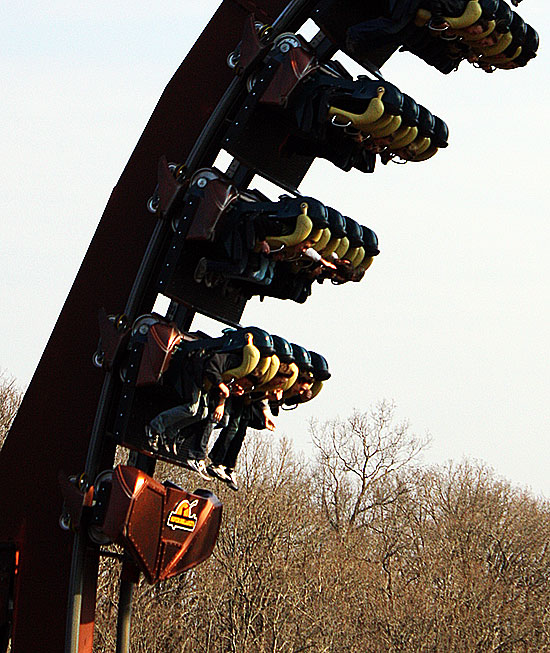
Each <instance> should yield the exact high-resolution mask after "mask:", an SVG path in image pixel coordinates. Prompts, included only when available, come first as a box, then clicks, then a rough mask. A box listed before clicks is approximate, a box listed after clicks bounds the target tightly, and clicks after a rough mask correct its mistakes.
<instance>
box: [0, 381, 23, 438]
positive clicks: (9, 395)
mask: <svg viewBox="0 0 550 653" xmlns="http://www.w3.org/2000/svg"><path fill="white" fill-rule="evenodd" d="M22 398H23V393H22V391H21V390H20V388H19V387H18V385H17V383H16V381H15V379H14V378H12V377H9V376H7V375H6V373H5V372H2V371H1V370H0V448H2V445H3V444H4V440H5V439H6V436H7V434H8V431H9V430H10V427H11V425H12V422H13V420H14V419H15V415H16V414H17V410H18V409H19V405H20V404H21V400H22Z"/></svg>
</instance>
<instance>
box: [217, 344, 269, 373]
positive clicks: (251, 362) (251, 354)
mask: <svg viewBox="0 0 550 653" xmlns="http://www.w3.org/2000/svg"><path fill="white" fill-rule="evenodd" d="M260 358H261V356H260V351H259V350H258V348H257V347H255V346H254V338H253V336H252V334H251V333H247V334H246V345H245V346H244V347H243V348H242V361H241V363H240V365H238V366H237V367H234V368H232V369H230V370H226V371H225V372H223V374H222V378H223V379H224V381H229V380H230V379H242V378H243V377H245V376H247V375H248V374H250V373H251V372H252V371H253V370H254V368H255V367H256V365H258V363H259V362H260Z"/></svg>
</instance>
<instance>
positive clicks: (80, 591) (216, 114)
mask: <svg viewBox="0 0 550 653" xmlns="http://www.w3.org/2000/svg"><path fill="white" fill-rule="evenodd" d="M316 4H317V2H316V1H312V0H293V1H292V2H290V3H288V5H287V6H286V7H285V8H284V9H283V11H282V12H281V13H280V14H279V16H278V17H277V18H276V19H275V20H274V21H273V23H272V25H271V31H270V39H274V38H276V37H277V36H278V35H279V34H281V33H283V32H286V31H292V30H296V29H298V28H299V27H300V25H301V24H302V23H303V22H304V19H305V18H307V16H308V15H309V13H310V12H311V10H312V9H313V7H314V6H315V5H316ZM257 63H258V62H257V60H255V61H253V62H252V63H251V64H250V65H249V66H248V68H247V69H246V70H244V71H242V73H241V74H240V75H239V76H236V77H235V78H234V79H233V80H232V81H231V83H230V84H229V86H228V87H227V89H226V91H225V93H224V94H223V96H222V98H221V99H220V101H219V102H218V104H217V106H216V107H215V109H214V111H213V112H212V113H211V114H210V116H209V118H208V120H207V122H206V123H205V125H204V128H203V129H202V132H201V134H200V136H199V137H198V138H197V140H196V141H195V143H194V145H193V147H192V149H191V151H190V152H189V155H188V157H187V159H186V161H185V166H184V168H185V171H186V175H187V176H188V177H190V176H191V175H192V174H193V173H194V172H195V171H196V170H198V169H199V168H201V167H203V166H205V165H208V163H210V162H209V161H208V160H205V156H206V153H207V152H209V151H211V150H212V149H218V150H219V149H221V146H220V144H221V132H222V130H223V123H224V120H225V118H226V116H227V113H228V111H229V110H230V109H231V107H232V106H233V105H234V103H235V102H236V101H237V100H238V98H239V97H240V96H241V95H243V93H246V80H247V78H248V75H249V74H250V73H251V72H252V70H253V69H254V68H255V66H257ZM216 145H218V146H219V147H218V148H216V147H215V146H216ZM169 228H170V225H169V224H168V223H167V222H166V221H159V222H158V223H157V225H156V226H155V229H154V231H153V234H152V236H151V238H150V241H149V244H148V246H147V250H146V252H145V254H144V256H143V259H142V262H141V265H140V267H139V270H138V273H137V275H136V277H135V280H134V283H133V286H132V289H131V292H130V294H129V297H128V300H127V303H126V306H125V309H124V313H125V315H126V316H127V317H128V318H129V319H133V318H135V317H136V316H137V315H138V314H140V313H142V312H144V311H146V310H148V309H150V307H146V306H144V297H145V295H146V292H147V290H148V288H149V286H150V284H151V279H152V278H154V270H155V263H156V261H157V259H158V256H159V253H160V251H161V250H162V245H163V243H164V241H165V238H166V233H167V230H169ZM112 388H113V372H107V374H106V376H105V380H104V383H103V387H102V389H101V394H100V397H99V402H98V406H97V411H96V415H95V419H94V424H93V428H92V433H91V438H90V444H89V448H88V454H87V458H86V466H85V469H84V475H83V477H84V479H87V482H88V483H90V482H93V479H94V478H95V477H96V475H97V474H98V472H99V471H100V460H101V458H102V446H103V443H104V439H103V436H104V433H105V422H106V417H107V412H108V410H109V406H110V398H111V394H112ZM97 559H98V557H97V551H95V550H93V549H91V548H90V542H89V539H88V536H87V533H86V532H85V530H84V529H81V530H79V531H77V532H76V533H75V537H74V545H73V554H72V562H71V572H70V582H69V600H68V606H67V626H66V627H67V631H66V640H65V653H81V652H83V651H87V650H88V647H89V644H88V643H87V642H81V641H80V625H81V613H82V610H83V597H85V596H86V595H87V594H90V592H89V591H88V592H87V591H86V587H85V586H86V585H87V584H88V585H89V584H90V583H91V582H92V583H93V584H94V586H95V579H94V580H93V581H92V580H91V579H90V578H88V577H87V576H88V575H89V574H93V573H94V571H95V574H97ZM91 594H92V595H94V596H93V599H94V600H95V592H91ZM128 594H129V595H130V599H131V589H130V588H129V585H128V584H124V583H123V584H122V587H121V598H120V600H119V610H125V614H123V615H122V617H121V615H119V633H118V642H117V652H118V651H120V653H123V652H125V651H128V650H129V649H128V647H129V619H130V616H129V615H130V607H129V603H130V601H129V600H128V597H127V595H128ZM124 595H126V600H124V598H123V597H124ZM90 598H91V597H90ZM124 606H125V607H124ZM121 624H122V625H121ZM90 650H91V649H90Z"/></svg>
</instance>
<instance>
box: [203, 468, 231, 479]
mask: <svg viewBox="0 0 550 653" xmlns="http://www.w3.org/2000/svg"><path fill="white" fill-rule="evenodd" d="M206 471H207V472H208V473H209V474H210V476H213V477H214V478H217V479H219V480H220V481H225V482H227V481H228V480H229V476H228V475H227V473H226V471H225V467H224V466H223V465H208V467H207V468H206Z"/></svg>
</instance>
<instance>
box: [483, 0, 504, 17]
mask: <svg viewBox="0 0 550 653" xmlns="http://www.w3.org/2000/svg"><path fill="white" fill-rule="evenodd" d="M479 4H480V7H481V10H482V12H483V13H482V16H483V17H484V18H488V19H489V20H493V18H494V17H495V14H496V13H497V11H498V6H499V0H479Z"/></svg>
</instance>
